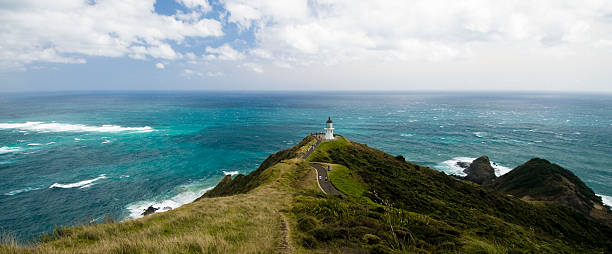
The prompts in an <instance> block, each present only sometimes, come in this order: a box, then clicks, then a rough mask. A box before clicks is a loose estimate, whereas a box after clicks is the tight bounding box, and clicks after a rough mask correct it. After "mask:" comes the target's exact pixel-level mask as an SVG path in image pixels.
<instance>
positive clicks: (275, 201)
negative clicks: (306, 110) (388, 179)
mask: <svg viewBox="0 0 612 254" xmlns="http://www.w3.org/2000/svg"><path fill="white" fill-rule="evenodd" d="M304 165H305V163H302V162H300V160H297V159H294V160H288V161H284V162H282V163H278V164H276V165H275V166H272V167H270V168H269V169H267V170H266V171H269V172H266V173H267V174H269V175H270V176H271V177H272V179H270V180H271V181H270V183H269V184H265V185H263V186H260V187H258V188H256V189H254V190H252V191H251V192H249V193H247V194H239V195H234V196H228V197H218V198H204V199H201V200H199V201H197V202H194V203H191V204H187V205H184V206H182V207H180V208H177V209H174V210H172V211H168V212H164V213H156V214H152V215H149V216H146V217H144V218H141V219H136V220H130V221H126V222H114V223H106V224H99V225H92V226H80V227H72V228H69V229H67V230H65V231H62V233H63V234H64V235H63V236H61V237H59V238H57V239H55V240H51V241H48V242H45V243H41V244H38V245H35V246H19V245H17V244H14V243H6V244H2V245H0V253H274V252H277V251H278V248H279V246H280V244H281V242H282V241H283V239H289V243H288V244H289V245H293V242H292V240H291V238H290V237H284V236H283V230H281V222H282V220H283V219H282V217H281V216H283V215H282V214H281V213H282V212H286V211H288V210H290V207H291V204H292V199H293V193H294V192H292V191H289V190H291V189H294V188H296V187H297V188H313V184H315V181H314V179H315V177H314V176H313V175H312V174H313V172H312V170H308V169H307V168H306V167H304ZM308 179H311V180H308ZM302 180H303V181H304V182H302ZM314 186H316V185H314ZM287 221H288V222H289V228H288V229H286V230H285V234H290V233H289V232H290V231H291V230H290V228H291V227H292V224H293V223H292V222H293V220H291V219H289V220H287ZM285 242H286V241H285ZM289 247H290V248H289V249H291V250H292V249H293V247H292V246H289Z"/></svg>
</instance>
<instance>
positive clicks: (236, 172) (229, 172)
mask: <svg viewBox="0 0 612 254" xmlns="http://www.w3.org/2000/svg"><path fill="white" fill-rule="evenodd" d="M239 173H240V172H238V171H225V170H223V174H224V175H231V176H233V175H237V174H239Z"/></svg>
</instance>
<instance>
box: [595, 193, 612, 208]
mask: <svg viewBox="0 0 612 254" xmlns="http://www.w3.org/2000/svg"><path fill="white" fill-rule="evenodd" d="M595 195H597V196H600V197H601V201H602V202H603V203H604V205H607V206H609V207H612V197H610V196H606V195H601V194H595Z"/></svg>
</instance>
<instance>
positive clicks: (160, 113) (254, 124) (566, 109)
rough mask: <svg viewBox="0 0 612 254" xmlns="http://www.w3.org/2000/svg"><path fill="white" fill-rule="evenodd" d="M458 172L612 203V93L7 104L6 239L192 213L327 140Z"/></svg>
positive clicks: (159, 97)
mask: <svg viewBox="0 0 612 254" xmlns="http://www.w3.org/2000/svg"><path fill="white" fill-rule="evenodd" d="M328 116H330V117H331V118H332V120H333V121H334V125H335V126H334V127H335V128H336V133H337V134H341V135H344V136H346V137H347V138H349V139H351V140H354V141H357V142H360V143H366V144H368V145H369V146H370V147H374V148H378V149H380V150H383V151H385V152H388V153H391V154H393V155H398V154H401V155H403V156H404V157H406V159H408V160H410V161H412V162H415V163H418V164H421V165H425V166H430V167H433V168H436V169H439V170H442V171H445V172H447V173H455V174H461V172H460V170H459V168H458V167H456V162H457V161H470V160H472V159H474V158H476V157H478V156H480V155H488V156H489V158H490V159H491V161H493V162H494V163H495V164H496V166H495V167H496V170H497V174H503V173H505V172H507V171H508V170H510V169H511V168H514V167H516V166H517V165H520V164H522V163H524V162H526V161H527V160H528V159H530V158H533V157H541V158H545V159H548V160H550V161H552V162H554V163H557V164H559V165H561V166H563V167H565V168H567V169H569V170H571V171H573V172H574V173H575V174H576V175H578V176H579V177H580V178H581V179H582V180H583V181H584V182H585V183H586V184H587V185H588V186H589V187H591V188H592V189H593V190H594V191H595V192H596V193H598V194H600V195H604V198H605V199H606V202H608V203H609V202H611V201H612V198H610V197H609V196H612V184H611V182H612V95H605V94H604V95H595V94H546V93H501V92H500V93H468V92H456V93H446V92H376V93H374V92H95V93H94V92H88V93H18V94H8V93H5V94H0V230H2V231H4V232H9V233H12V234H14V235H15V236H16V237H17V238H18V239H20V240H28V239H35V238H36V237H37V236H39V235H40V234H41V233H43V232H49V231H50V230H51V229H52V228H53V227H54V225H56V224H57V225H75V224H82V223H88V222H92V221H93V222H102V221H103V220H104V217H105V216H112V217H114V218H117V219H119V220H125V219H129V218H136V217H139V216H140V213H142V211H143V209H145V208H146V207H148V206H149V205H154V206H157V207H161V208H162V210H163V209H166V210H167V209H169V208H176V207H178V206H180V205H182V204H185V203H188V202H191V201H192V200H194V199H195V198H197V197H199V196H200V195H201V194H202V193H204V191H205V190H206V189H208V188H210V187H213V186H214V185H215V184H216V183H217V182H218V181H219V180H220V179H221V178H222V177H223V176H224V174H233V173H236V172H239V173H242V174H247V173H249V172H250V171H252V170H254V169H255V168H257V166H258V165H259V164H260V163H261V162H262V161H263V160H264V159H265V158H266V157H267V156H268V155H269V154H271V153H273V152H276V151H278V150H281V149H285V148H289V147H291V146H293V145H295V144H297V143H298V142H299V141H300V140H301V139H302V138H303V137H304V136H306V135H307V134H308V133H311V132H319V131H322V128H323V127H324V123H325V121H326V120H327V118H328Z"/></svg>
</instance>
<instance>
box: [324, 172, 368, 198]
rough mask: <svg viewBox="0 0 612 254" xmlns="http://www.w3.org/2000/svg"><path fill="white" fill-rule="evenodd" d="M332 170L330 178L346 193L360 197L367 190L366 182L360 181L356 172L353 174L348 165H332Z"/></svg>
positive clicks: (337, 187) (335, 185)
mask: <svg viewBox="0 0 612 254" xmlns="http://www.w3.org/2000/svg"><path fill="white" fill-rule="evenodd" d="M331 168H332V170H331V171H329V172H328V173H329V180H330V181H331V183H332V184H333V185H334V187H336V189H338V190H339V191H341V192H342V193H344V194H345V195H347V196H349V197H353V198H360V197H362V196H363V193H365V192H366V189H365V187H364V184H363V183H361V181H359V180H358V179H356V178H358V177H359V176H357V175H356V174H353V173H352V172H351V171H350V170H349V169H348V168H347V167H345V166H342V165H331Z"/></svg>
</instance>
